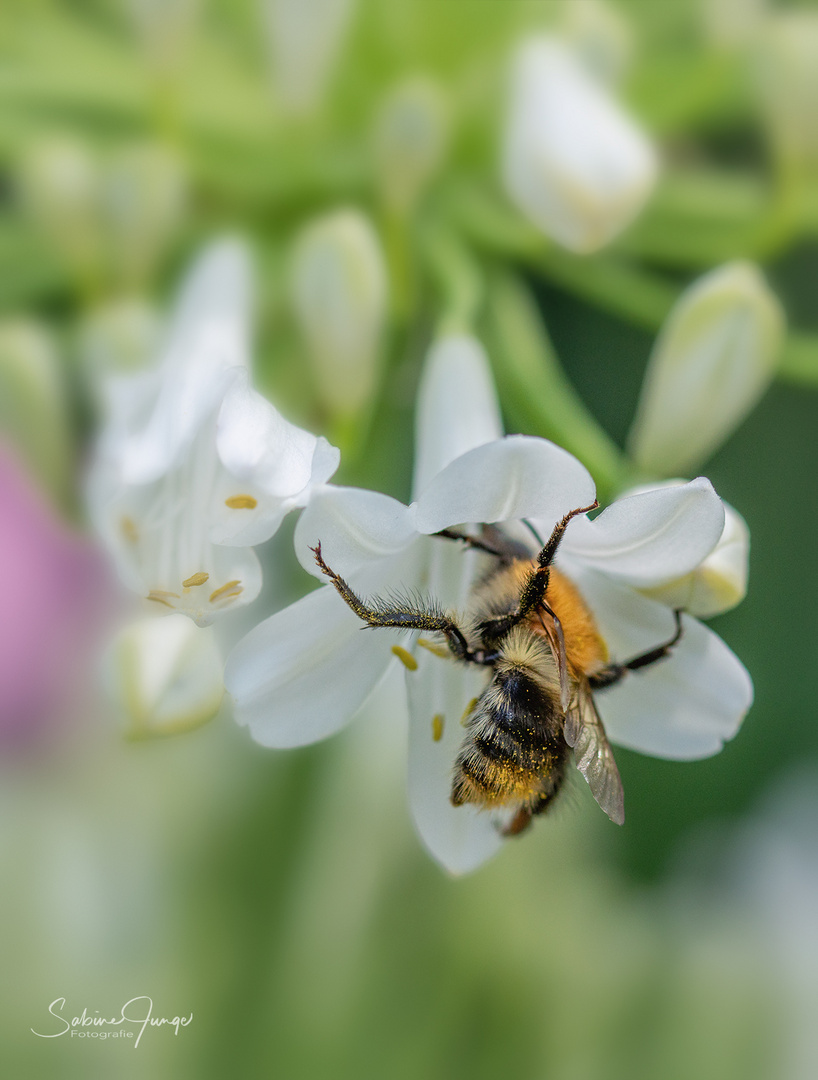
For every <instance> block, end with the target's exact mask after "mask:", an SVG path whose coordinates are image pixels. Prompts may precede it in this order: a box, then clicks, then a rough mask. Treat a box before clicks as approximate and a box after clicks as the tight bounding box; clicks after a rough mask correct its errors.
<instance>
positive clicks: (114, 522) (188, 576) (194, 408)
mask: <svg viewBox="0 0 818 1080" xmlns="http://www.w3.org/2000/svg"><path fill="white" fill-rule="evenodd" d="M248 304H249V282H248V267H247V263H246V256H245V253H244V250H243V248H241V246H240V245H238V244H237V243H234V242H231V241H223V242H221V243H220V244H216V245H214V246H213V247H212V248H211V249H209V250H208V251H207V252H206V253H205V254H204V256H203V257H202V258H201V259H200V261H199V262H198V263H197V264H196V266H195V267H194V268H193V270H192V272H191V274H190V277H189V278H188V280H187V282H186V284H185V286H184V288H183V291H182V296H181V298H180V301H179V304H178V308H177V310H176V313H175V317H174V319H173V321H172V324H171V326H170V329H169V332H168V335H167V339H166V341H165V343H164V349H163V351H162V354H161V358H160V362H159V365H158V367H157V368H155V369H154V370H150V371H145V372H140V373H138V374H136V375H129V376H118V377H111V379H110V380H108V382H107V384H106V387H105V389H106V392H107V398H108V405H109V410H108V411H109V415H108V417H107V423H106V426H105V428H104V430H103V433H102V436H101V438H100V443H99V447H98V451H97V457H96V461H95V463H94V466H93V469H92V473H91V477H90V483H89V502H90V506H91V512H92V516H93V518H94V521H95V524H96V525H97V528H98V530H99V532H100V534H101V535H102V537H103V539H104V540H105V541H106V543H107V545H108V547H109V549H110V551H111V554H112V555H113V557H114V559H115V561H116V563H117V567H118V569H119V572H120V575H121V577H122V578H123V580H124V582H125V583H126V584H127V585H128V586H129V587H130V588H132V589H134V590H135V591H136V592H139V593H141V594H142V595H143V596H146V597H147V598H148V599H150V600H153V601H155V602H156V603H157V604H159V605H162V606H164V607H167V608H172V609H175V610H177V611H183V612H185V613H186V614H188V615H190V616H191V618H193V619H194V620H195V621H196V622H197V623H198V624H199V625H200V626H206V625H208V624H209V623H210V622H211V621H212V620H213V619H214V618H215V617H216V616H217V615H218V614H219V613H220V612H222V611H224V610H227V609H228V608H233V607H236V606H239V605H241V604H246V603H249V601H250V600H252V599H254V598H255V596H257V594H258V591H259V589H260V587H261V571H260V567H259V563H258V560H257V558H256V556H255V554H254V553H253V551H252V550H251V545H253V544H258V543H261V542H262V541H263V540H266V539H268V538H269V537H270V536H272V534H273V533H274V532H275V531H276V529H277V528H278V526H279V524H280V523H281V520H282V519H283V517H284V515H285V514H287V513H288V512H289V511H290V510H292V509H294V508H295V507H301V506H303V505H304V504H305V502H306V501H307V499H308V498H309V495H310V492H311V491H312V489H313V487H314V486H315V485H317V484H323V483H324V482H325V481H326V480H327V479H328V478H329V477H330V476H331V475H332V473H333V472H334V471H335V469H336V468H337V465H338V451H337V450H335V449H334V448H333V447H331V446H330V445H329V444H328V443H327V442H326V441H325V440H324V439H321V438H315V436H313V435H310V434H309V433H308V432H306V431H302V430H301V429H300V428H297V427H295V426H294V425H292V424H290V423H288V422H287V421H286V420H284V418H283V417H282V416H281V415H280V414H279V413H278V412H277V411H276V410H275V409H274V408H273V406H272V405H271V404H270V403H269V402H268V401H267V400H266V399H265V398H263V397H262V396H261V395H260V394H258V393H257V392H256V391H254V390H253V389H252V388H251V387H250V385H249V372H248V370H247V355H248V342H247V333H248Z"/></svg>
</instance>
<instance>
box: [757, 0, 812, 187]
mask: <svg viewBox="0 0 818 1080" xmlns="http://www.w3.org/2000/svg"><path fill="white" fill-rule="evenodd" d="M756 63H757V70H756V80H757V88H758V93H759V96H760V99H761V108H762V112H763V114H764V116H765V119H766V123H767V127H768V130H769V135H770V139H771V141H772V144H773V146H774V147H775V149H776V152H777V153H778V154H779V156H780V157H781V158H783V159H784V160H786V161H787V162H797V163H798V164H799V165H802V164H805V165H808V166H809V167H810V168H812V169H816V168H818V107H816V102H818V12H815V11H788V12H777V13H776V14H775V15H774V16H772V15H771V16H770V17H769V18H768V19H767V20H766V22H765V23H764V24H763V33H760V34H759V35H758V44H757V59H756Z"/></svg>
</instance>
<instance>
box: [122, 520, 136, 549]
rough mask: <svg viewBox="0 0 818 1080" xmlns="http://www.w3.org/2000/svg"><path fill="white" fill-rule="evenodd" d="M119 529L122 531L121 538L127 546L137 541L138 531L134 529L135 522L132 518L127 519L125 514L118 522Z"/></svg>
mask: <svg viewBox="0 0 818 1080" xmlns="http://www.w3.org/2000/svg"><path fill="white" fill-rule="evenodd" d="M119 528H120V529H121V531H122V535H123V537H124V538H125V539H126V540H127V541H128V543H129V544H135V543H136V542H137V540H138V539H139V529H137V527H136V522H135V521H134V519H133V518H132V517H128V515H127V514H125V516H124V517H123V518H122V519H121V520H120V522H119Z"/></svg>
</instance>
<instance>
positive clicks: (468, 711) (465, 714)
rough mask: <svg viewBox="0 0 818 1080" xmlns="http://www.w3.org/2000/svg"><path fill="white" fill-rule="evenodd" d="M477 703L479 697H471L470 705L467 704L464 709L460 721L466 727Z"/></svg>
mask: <svg viewBox="0 0 818 1080" xmlns="http://www.w3.org/2000/svg"><path fill="white" fill-rule="evenodd" d="M476 704H477V698H476V697H473V698H472V699H471V701H470V702H469V703H468V705H467V706H466V708H465V709H464V710H463V715H462V716H461V717H460V723H461V724H462V725H463V726H464V727H465V726H466V721H467V720H468V718H469V717H470V716H471V714H472V713H473V712H474V706H475V705H476Z"/></svg>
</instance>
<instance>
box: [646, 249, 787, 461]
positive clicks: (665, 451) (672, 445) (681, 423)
mask: <svg viewBox="0 0 818 1080" xmlns="http://www.w3.org/2000/svg"><path fill="white" fill-rule="evenodd" d="M783 331H784V317H783V313H782V311H781V307H780V305H779V303H778V301H777V300H776V298H775V296H774V295H773V294H772V292H771V291H770V290H769V288H768V287H767V284H766V282H765V281H764V278H763V277H762V275H761V273H760V272H759V271H758V269H757V268H756V267H755V266H752V265H751V264H749V263H744V262H736V263H729V264H728V265H727V266H723V267H720V268H719V269H718V270H714V271H712V272H711V273H709V274H706V275H705V276H704V277H702V278H700V279H699V280H698V281H695V282H694V283H693V284H692V285H691V286H690V287H689V288H688V289H686V290H685V292H684V293H683V294H682V296H681V298H680V299H679V301H678V302H677V304H676V306H675V307H674V309H673V310H672V311H671V313H670V315H669V316H668V318H667V321H666V322H665V325H664V327H663V328H662V331H661V333H660V335H659V338H658V340H657V342H656V345H655V346H654V349H653V353H652V354H651V357H650V360H649V361H648V367H647V371H646V373H645V379H644V383H643V385H642V393H641V396H640V399H639V407H638V409H637V413H636V419H635V421H634V423H633V426H632V428H631V432H630V435H629V439H628V446H629V451H630V454H631V456H632V458H633V460H634V462H635V463H636V465H637V466H639V467H640V468H641V469H643V470H644V471H645V472H647V473H651V474H653V475H656V476H669V475H671V476H672V475H678V474H680V473H681V474H685V473H692V472H695V470H696V468H697V467H698V466H699V465H700V464H701V463H702V462H703V461H706V460H707V458H708V457H710V455H711V454H712V453H713V452H714V451H715V450H717V449H718V448H719V447H720V446H721V445H722V443H724V442H726V440H727V439H728V438H729V436H730V435H731V434H732V432H733V431H734V430H735V428H736V427H738V425H739V424H740V423H741V421H742V420H743V419H744V417H745V416H746V415H747V414H748V413H749V412H750V410H751V409H752V408H753V406H754V405H755V404H756V402H757V401H758V400H759V398H760V397H761V396H762V394H763V393H764V391H765V390H766V389H767V387H768V385H769V383H770V381H771V379H772V377H773V374H774V372H775V368H776V363H777V361H778V355H779V352H780V347H781V344H782V338H783Z"/></svg>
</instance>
